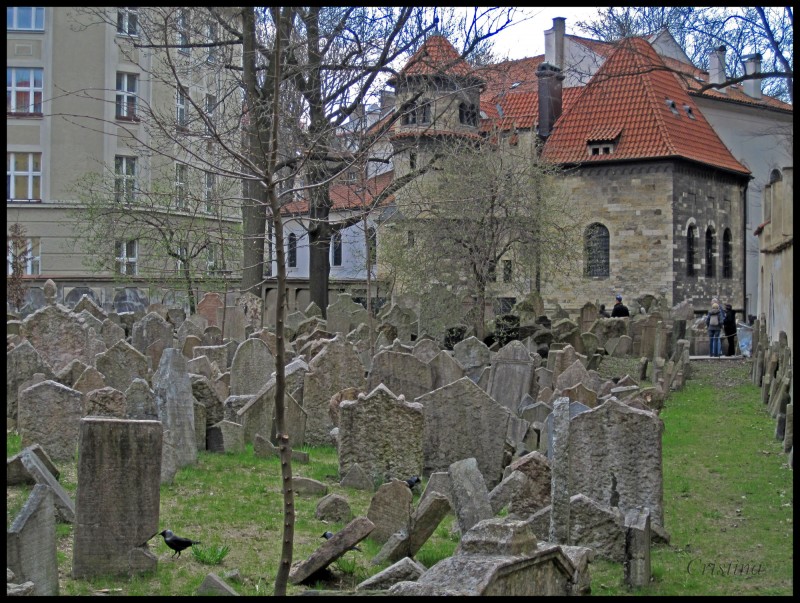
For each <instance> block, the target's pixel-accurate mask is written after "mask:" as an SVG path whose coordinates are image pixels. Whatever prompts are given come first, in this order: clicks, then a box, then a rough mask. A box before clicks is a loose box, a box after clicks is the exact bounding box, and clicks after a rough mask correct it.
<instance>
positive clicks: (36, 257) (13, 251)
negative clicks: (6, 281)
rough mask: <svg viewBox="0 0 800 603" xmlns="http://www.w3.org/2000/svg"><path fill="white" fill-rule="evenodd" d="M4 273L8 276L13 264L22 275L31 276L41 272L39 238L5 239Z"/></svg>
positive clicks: (12, 269) (11, 271)
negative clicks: (6, 252) (6, 253)
mask: <svg viewBox="0 0 800 603" xmlns="http://www.w3.org/2000/svg"><path fill="white" fill-rule="evenodd" d="M6 250H7V251H8V256H7V259H6V275H8V276H10V275H11V274H12V273H13V271H14V266H18V267H19V269H20V273H21V274H22V275H23V276H33V275H36V274H41V273H42V249H41V240H40V239H39V238H38V237H35V238H28V239H20V240H19V241H16V242H15V241H14V240H13V239H6Z"/></svg>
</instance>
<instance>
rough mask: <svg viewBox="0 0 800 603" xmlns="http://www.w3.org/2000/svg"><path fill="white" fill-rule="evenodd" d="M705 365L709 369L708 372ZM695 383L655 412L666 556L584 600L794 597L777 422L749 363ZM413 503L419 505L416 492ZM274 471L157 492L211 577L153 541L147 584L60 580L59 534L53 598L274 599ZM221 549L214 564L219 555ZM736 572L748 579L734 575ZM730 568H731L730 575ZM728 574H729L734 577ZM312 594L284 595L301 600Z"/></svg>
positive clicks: (328, 473)
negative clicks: (209, 594) (648, 571)
mask: <svg viewBox="0 0 800 603" xmlns="http://www.w3.org/2000/svg"><path fill="white" fill-rule="evenodd" d="M608 360H609V362H606V360H604V361H603V363H602V364H601V366H600V369H599V372H600V373H601V374H602V375H604V376H620V377H621V376H623V375H624V374H630V375H631V376H635V371H636V365H637V363H638V359H608ZM716 366H719V364H717V365H716ZM693 368H694V369H695V376H694V377H693V378H692V379H691V380H690V381H689V382H688V384H687V386H686V387H685V388H684V389H683V390H682V391H679V392H673V393H672V394H671V395H670V396H669V398H668V399H667V401H666V404H665V407H664V410H663V411H662V413H661V419H662V420H663V421H664V427H665V429H664V435H663V467H664V469H663V471H664V517H665V527H666V529H667V531H668V532H669V533H670V535H671V543H670V544H669V545H654V546H653V548H652V551H651V566H652V574H653V581H652V584H651V585H650V586H649V587H647V588H644V589H636V590H634V591H630V590H628V589H627V588H626V587H625V586H624V584H623V581H622V576H623V570H622V566H621V565H620V564H616V563H610V562H607V561H603V560H601V559H596V560H595V562H594V563H592V564H591V566H590V571H591V575H592V594H593V595H599V596H603V595H605V596H618V595H622V596H629V595H632V596H637V595H638V596H642V595H644V596H676V595H716V596H720V595H764V594H768V595H790V594H792V592H793V564H792V550H793V543H794V541H793V529H792V528H793V473H792V471H791V470H789V468H788V467H787V465H786V462H787V460H786V455H785V454H784V453H783V451H782V443H780V442H777V441H776V440H775V438H774V431H775V421H774V420H773V419H771V418H770V417H769V416H768V415H767V414H766V412H765V409H764V406H763V404H761V401H760V400H761V398H760V391H759V390H758V389H757V388H756V387H754V386H753V385H752V384H750V383H749V381H748V379H747V375H748V374H749V364H746V363H742V364H740V365H739V366H738V367H736V366H729V368H726V369H725V371H724V372H719V371H717V370H716V369H715V367H714V366H710V365H709V363H706V364H705V365H703V364H698V365H693ZM6 448H7V452H8V455H9V456H10V455H12V454H15V453H17V452H19V450H20V439H19V436H17V435H15V434H13V433H9V434H8V437H7V439H6ZM302 450H303V451H305V452H308V453H309V455H310V458H311V462H310V463H309V464H300V463H293V464H292V470H293V473H294V475H296V476H303V477H311V478H313V479H317V480H319V481H322V482H323V483H325V484H326V485H327V487H328V492H329V493H337V494H341V495H342V496H344V497H345V498H346V499H347V500H348V502H349V504H350V506H351V509H352V511H353V515H354V516H364V515H366V514H367V510H368V509H369V503H370V500H371V498H372V496H373V494H374V493H373V492H371V491H370V492H365V491H361V490H353V489H350V488H343V487H341V486H340V485H339V483H338V481H339V478H338V458H337V454H336V450H335V449H334V448H332V447H319V448H312V447H303V448H302ZM57 466H58V468H59V470H60V471H61V479H60V481H61V484H62V485H63V486H64V487H65V488H66V489H67V491H68V492H70V493H71V495H72V496H73V498H74V496H75V491H76V486H77V475H76V469H75V467H74V466H71V467H70V466H64V464H63V463H57ZM30 489H31V487H30V486H13V487H8V488H7V507H6V508H7V516H6V519H7V526H9V525H10V524H11V521H13V518H14V517H15V516H16V514H17V513H18V512H19V510H20V509H21V508H22V505H23V504H24V502H25V500H26V499H27V496H28V494H29V493H30ZM414 500H415V504H416V503H417V502H418V500H419V495H418V494H415V495H414ZM318 501H319V497H318V496H301V495H296V496H295V498H294V507H293V508H294V514H295V534H294V553H293V559H292V560H293V561H297V560H300V559H305V558H306V557H308V556H309V555H310V554H311V553H313V552H314V551H315V550H316V549H317V548H318V547H319V546H320V545H321V544H322V542H323V540H322V539H321V537H320V536H321V535H322V533H323V532H324V531H326V530H330V531H332V532H337V531H339V530H341V529H342V528H343V527H344V524H334V523H327V522H323V521H320V520H319V519H317V518H316V516H315V510H316V505H317V502H318ZM283 509H284V502H283V495H282V491H281V472H280V461H279V459H278V458H277V457H272V458H256V457H255V456H254V455H253V450H252V446H248V448H247V450H246V451H245V452H244V453H242V454H212V453H207V452H201V453H200V454H199V455H198V460H197V464H196V465H195V466H192V467H186V468H184V469H182V470H180V471H179V472H178V473H177V475H176V476H175V480H174V483H173V484H171V485H165V486H162V487H161V506H160V517H159V530H162V529H167V528H169V529H171V530H172V531H173V532H175V533H176V534H179V535H181V536H184V537H187V538H192V539H194V540H200V541H202V542H203V543H206V542H207V543H210V546H213V547H219V549H218V551H217V557H218V559H216V560H215V561H214V563H215V564H214V565H213V566H212V567H213V568H214V569H213V570H211V568H210V567H209V565H208V564H207V563H206V562H204V561H203V560H201V559H198V558H197V557H196V556H195V555H194V553H196V552H197V551H198V550H200V549H199V548H198V547H192V553H193V555H183V556H182V557H180V558H178V557H175V558H172V557H171V555H172V552H173V551H172V550H171V549H169V548H168V547H167V546H166V544H164V540H163V538H161V537H160V536H158V537H156V538H153V539H152V540H151V541H150V542H149V547H150V550H151V551H152V552H153V553H154V554H155V555H156V557H157V558H158V566H157V569H156V571H155V572H154V573H152V574H148V575H143V576H137V577H133V578H127V577H103V578H95V579H91V580H76V579H73V578H71V576H70V574H71V568H72V539H73V529H74V528H73V526H71V525H66V524H58V525H57V532H56V538H57V546H58V554H57V559H58V565H59V573H60V576H61V578H60V592H61V594H62V595H71V596H87V595H92V594H109V595H111V594H113V595H124V596H163V595H179V596H180V595H182V596H188V595H194V594H195V593H196V590H197V587H198V586H199V585H200V583H201V582H202V580H203V578H204V577H205V576H206V575H207V574H208V572H209V571H214V572H215V573H218V574H219V575H223V574H224V573H226V572H228V571H231V570H238V572H239V576H240V580H239V581H236V582H233V581H232V582H230V584H231V586H232V587H233V588H234V589H235V590H236V591H237V592H238V593H239V594H240V595H250V596H258V595H271V594H272V593H273V589H274V580H275V576H276V573H277V568H278V564H279V556H280V552H281V536H282V529H283V527H282V522H283ZM454 521H455V518H454V516H453V515H449V516H448V517H446V518H445V520H444V521H443V522H442V523H441V524H440V525H439V526H438V528H437V529H436V530H435V532H434V534H433V536H432V537H431V538H430V539H429V540H428V542H426V543H425V545H424V546H423V547H422V549H421V550H420V551H419V553H418V554H417V555H416V559H417V560H419V561H420V562H421V563H422V564H423V565H424V566H425V567H431V566H433V565H435V564H436V563H438V562H439V561H441V560H442V559H445V558H447V557H449V556H451V555H452V554H453V552H454V551H455V549H456V547H457V545H458V541H459V539H458V535H457V533H456V532H454V531H453V529H452V526H453V522H454ZM359 547H360V548H361V549H362V551H361V552H355V551H353V552H347V553H346V554H345V555H344V556H342V557H341V558H340V559H339V560H337V561H336V562H335V563H333V564H331V566H330V568H329V569H330V570H331V571H330V580H329V581H326V582H320V583H319V584H318V585H317V587H318V588H319V589H323V590H336V589H351V588H354V587H355V585H356V584H358V583H359V582H361V581H363V580H365V579H366V578H368V577H370V576H372V575H374V574H375V573H377V572H379V571H381V570H383V569H385V567H386V566H387V565H388V564H384V565H381V566H375V565H372V563H371V560H372V558H373V557H374V556H375V555H376V554H377V553H378V552H379V551H380V549H381V545H380V544H378V543H376V542H374V541H372V540H370V539H369V538H368V539H366V540H364V541H362V542H361V543H359ZM225 548H227V549H228V550H227V552H226V553H225V554H224V555H222V554H221V551H222V550H223V549H225ZM745 567H746V569H747V573H746V574H745V573H744V568H745ZM728 568H730V570H729V569H728ZM737 568H738V573H735V571H736V569H737ZM308 588H310V587H309V586H292V585H290V586H289V588H288V594H290V595H292V594H299V593H300V592H302V591H304V590H307V589H308Z"/></svg>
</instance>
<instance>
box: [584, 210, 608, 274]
mask: <svg viewBox="0 0 800 603" xmlns="http://www.w3.org/2000/svg"><path fill="white" fill-rule="evenodd" d="M583 240H584V272H583V273H584V275H585V276H608V275H609V273H610V270H609V255H608V241H609V237H608V228H606V227H605V226H603V225H602V224H600V223H598V222H595V223H593V224H589V226H587V227H586V230H585V231H584V234H583Z"/></svg>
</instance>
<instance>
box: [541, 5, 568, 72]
mask: <svg viewBox="0 0 800 603" xmlns="http://www.w3.org/2000/svg"><path fill="white" fill-rule="evenodd" d="M566 21H567V19H566V18H565V17H555V18H554V19H553V27H552V28H551V29H548V30H547V31H545V32H544V60H545V62H546V63H550V64H551V65H555V66H556V67H558V68H559V69H564V34H565V32H566V27H567V25H566Z"/></svg>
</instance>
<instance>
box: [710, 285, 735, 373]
mask: <svg viewBox="0 0 800 603" xmlns="http://www.w3.org/2000/svg"><path fill="white" fill-rule="evenodd" d="M705 323H706V327H707V328H708V355H709V356H711V357H712V358H719V357H720V356H721V355H722V337H723V336H724V337H725V340H726V341H727V346H726V350H725V355H726V356H733V355H734V354H735V351H736V313H735V312H734V311H733V307H732V306H731V305H730V304H724V305H723V304H721V303H720V301H719V300H718V299H717V298H716V297H714V298H712V299H711V309H710V310H709V311H708V314H706V318H705ZM723 334H724V335H723Z"/></svg>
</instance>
